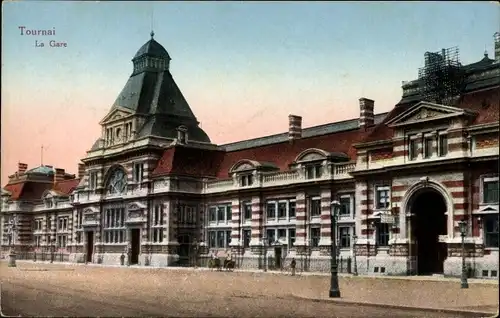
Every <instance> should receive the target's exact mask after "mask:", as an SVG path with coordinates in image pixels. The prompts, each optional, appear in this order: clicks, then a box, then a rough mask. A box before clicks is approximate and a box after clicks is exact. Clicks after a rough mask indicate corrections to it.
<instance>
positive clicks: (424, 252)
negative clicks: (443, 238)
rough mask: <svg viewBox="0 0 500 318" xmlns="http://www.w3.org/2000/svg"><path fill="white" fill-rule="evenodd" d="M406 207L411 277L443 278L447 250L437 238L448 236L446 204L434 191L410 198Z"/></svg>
mask: <svg viewBox="0 0 500 318" xmlns="http://www.w3.org/2000/svg"><path fill="white" fill-rule="evenodd" d="M409 204H410V213H411V219H410V224H409V225H410V235H411V241H412V244H411V246H410V258H411V259H412V260H413V261H414V266H413V274H417V275H431V274H442V273H443V263H444V260H445V259H446V256H447V248H446V243H441V242H439V236H440V235H446V234H447V215H446V214H445V213H446V211H447V206H446V200H445V198H444V197H443V195H442V194H441V193H439V192H438V191H437V190H435V189H433V188H422V189H420V190H418V191H417V192H415V193H414V194H413V195H412V196H411V198H410V201H409Z"/></svg>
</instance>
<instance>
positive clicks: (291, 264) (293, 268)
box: [290, 258, 297, 276]
mask: <svg viewBox="0 0 500 318" xmlns="http://www.w3.org/2000/svg"><path fill="white" fill-rule="evenodd" d="M295 265H297V262H295V258H292V262H291V263H290V268H291V269H292V276H295Z"/></svg>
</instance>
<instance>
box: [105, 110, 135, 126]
mask: <svg viewBox="0 0 500 318" xmlns="http://www.w3.org/2000/svg"><path fill="white" fill-rule="evenodd" d="M132 114H133V113H132V111H130V110H129V109H128V108H124V107H114V108H113V109H112V110H111V111H110V112H109V113H108V114H107V115H106V116H105V117H104V118H103V119H102V120H101V122H100V123H99V124H101V125H103V124H107V123H110V122H114V121H116V120H120V119H122V118H124V117H128V116H130V115H132Z"/></svg>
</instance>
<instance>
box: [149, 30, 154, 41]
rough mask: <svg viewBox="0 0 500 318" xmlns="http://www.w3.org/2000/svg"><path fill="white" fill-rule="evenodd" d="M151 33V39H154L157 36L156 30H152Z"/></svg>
mask: <svg viewBox="0 0 500 318" xmlns="http://www.w3.org/2000/svg"><path fill="white" fill-rule="evenodd" d="M150 35H151V40H152V39H153V37H154V36H155V31H153V30H151V33H150Z"/></svg>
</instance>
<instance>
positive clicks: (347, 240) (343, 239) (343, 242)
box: [339, 226, 351, 248]
mask: <svg viewBox="0 0 500 318" xmlns="http://www.w3.org/2000/svg"><path fill="white" fill-rule="evenodd" d="M339 243H340V244H339V246H340V248H349V247H351V234H350V227H347V226H341V227H339Z"/></svg>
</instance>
